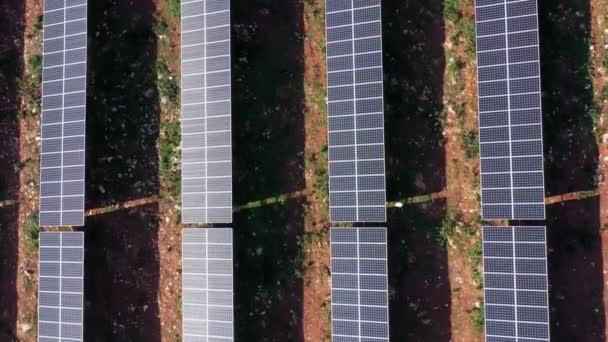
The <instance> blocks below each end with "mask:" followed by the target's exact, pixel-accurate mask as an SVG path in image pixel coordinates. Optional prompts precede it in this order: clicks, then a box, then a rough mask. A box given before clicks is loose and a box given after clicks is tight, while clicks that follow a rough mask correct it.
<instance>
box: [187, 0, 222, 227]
mask: <svg viewBox="0 0 608 342" xmlns="http://www.w3.org/2000/svg"><path fill="white" fill-rule="evenodd" d="M208 2H209V0H192V1H187V2H182V3H181V4H180V18H181V19H182V20H181V21H180V28H181V32H182V34H181V35H180V42H181V43H180V49H181V50H180V63H181V70H182V75H181V80H180V82H181V84H180V97H181V104H180V112H181V116H180V126H181V132H182V135H181V139H182V140H181V146H182V158H181V196H180V199H181V204H182V207H181V215H182V222H184V223H195V224H196V223H232V220H233V217H232V216H233V184H232V168H233V160H232V159H233V157H232V151H233V147H232V120H231V119H232V66H231V61H232V51H231V49H232V47H231V40H232V38H231V16H230V14H231V7H230V6H231V1H230V0H225V3H227V6H228V9H227V10H220V11H208V10H207V4H208ZM194 5H199V6H202V13H200V14H195V15H186V14H185V13H184V6H194ZM225 12H227V13H228V15H227V19H226V20H227V23H226V24H224V25H219V26H211V27H207V18H208V16H211V15H215V14H218V13H220V14H219V15H221V13H225ZM194 18H203V20H202V28H198V27H197V28H196V29H193V30H184V22H185V20H184V19H186V20H188V19H194ZM197 25H198V24H197ZM224 27H226V28H224ZM212 29H221V30H222V32H223V33H226V32H227V37H228V38H227V40H226V41H223V40H221V41H215V40H213V41H212V42H211V43H209V41H208V39H207V32H208V30H212ZM199 32H200V33H199ZM188 33H190V34H195V33H199V34H201V35H202V38H201V37H199V38H201V39H202V43H193V44H188V45H184V36H185V35H186V34H188ZM212 44H226V45H227V50H228V51H227V54H224V55H210V56H209V55H207V53H208V52H209V51H208V48H209V46H210V45H212ZM195 47H202V57H200V58H199V57H197V58H184V54H185V52H186V50H185V49H186V48H195ZM226 57H227V58H228V69H222V70H221V71H209V67H208V64H207V61H208V60H209V59H212V58H216V59H218V58H226ZM200 60H202V61H203V63H202V64H203V65H202V66H201V67H202V72H196V73H189V74H188V73H186V72H184V71H185V70H187V68H186V67H185V66H184V62H196V61H200ZM224 73H227V78H228V82H227V83H222V84H221V85H217V86H208V82H209V75H213V74H217V75H219V76H221V74H224ZM199 75H200V76H199ZM186 77H190V78H193V80H195V81H197V82H198V81H201V82H202V83H201V84H202V87H188V86H186V85H185V83H184V80H185V78H186ZM222 87H223V88H227V89H228V90H227V91H228V99H227V100H218V101H207V96H208V95H209V93H210V89H211V91H213V88H218V89H219V88H222ZM188 92H194V95H196V93H197V92H200V93H201V94H202V95H201V96H203V101H202V102H192V103H185V102H186V101H185V93H188ZM220 102H224V103H226V102H227V111H228V114H225V115H213V116H209V113H208V106H209V105H210V104H212V103H220ZM201 105H202V106H204V109H196V108H195V107H196V106H201ZM187 106H193V107H192V108H193V110H192V111H193V113H196V114H189V116H190V117H185V115H184V112H185V107H187ZM220 117H228V129H224V130H209V125H208V123H209V121H210V119H213V118H220ZM196 120H200V121H202V122H203V124H202V125H203V126H204V127H203V128H202V129H200V128H194V130H195V131H193V132H186V130H187V127H188V125H187V124H186V122H187V123H190V122H193V124H192V125H194V126H196V125H197V124H196V122H195V121H196ZM194 126H190V128H192V127H194ZM211 134H216V135H217V134H220V135H221V134H224V138H226V139H227V140H228V141H229V143H228V144H227V145H221V146H220V145H212V144H209V140H208V139H209V135H211ZM186 135H191V136H197V135H202V136H204V143H201V145H200V146H198V145H197V144H196V143H195V145H196V146H192V147H186V146H185V145H186V144H185V136H186ZM226 135H227V137H226ZM210 146H211V147H210ZM187 149H191V150H195V151H198V153H200V154H202V156H194V160H193V161H190V162H188V161H186V160H185V154H186V153H185V151H186V150H187ZM214 149H215V152H216V153H217V151H220V150H224V152H223V153H221V154H222V156H223V158H221V160H212V161H210V160H209V159H208V158H209V157H208V156H209V154H210V153H209V151H210V150H211V151H213V150H214ZM226 157H227V159H226ZM210 163H215V164H217V165H220V164H224V168H229V169H230V170H229V172H230V174H229V175H224V174H222V175H216V176H209V170H210V168H209V164H210ZM226 164H227V165H226ZM197 165H204V166H200V167H199V166H197ZM186 169H188V170H186ZM203 171H204V175H202V176H201V175H198V173H201V174H202V173H203ZM189 172H194V173H196V175H191V176H188V174H187V173H189ZM210 179H217V180H216V181H215V185H218V186H219V187H227V190H226V189H222V190H210V185H213V184H211V183H210ZM221 179H223V180H224V181H223V183H222V184H221V185H220V183H221V182H222V181H221ZM226 179H228V181H226ZM188 180H189V181H191V182H193V183H196V182H201V184H200V187H201V188H202V189H194V190H196V191H189V190H188V188H192V187H193V185H190V186H189V185H188V184H187V183H188V182H187V181H188ZM195 188H196V187H195ZM199 190H201V191H199ZM210 196H212V197H211V198H210ZM219 197H222V198H219Z"/></svg>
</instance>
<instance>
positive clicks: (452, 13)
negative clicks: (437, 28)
mask: <svg viewBox="0 0 608 342" xmlns="http://www.w3.org/2000/svg"><path fill="white" fill-rule="evenodd" d="M443 6H444V7H443V16H444V17H445V19H447V20H449V21H451V22H453V23H456V22H458V21H459V20H460V19H461V18H462V11H461V10H460V0H445V3H444V5H443Z"/></svg>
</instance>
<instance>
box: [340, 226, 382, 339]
mask: <svg viewBox="0 0 608 342" xmlns="http://www.w3.org/2000/svg"><path fill="white" fill-rule="evenodd" d="M330 241H331V274H332V276H331V278H332V283H331V284H332V285H331V287H332V337H333V341H340V340H341V339H344V338H347V339H355V340H356V341H367V340H373V341H388V276H387V259H386V243H387V236H386V229H385V228H332V229H331V237H330Z"/></svg>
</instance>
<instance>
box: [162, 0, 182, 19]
mask: <svg viewBox="0 0 608 342" xmlns="http://www.w3.org/2000/svg"><path fill="white" fill-rule="evenodd" d="M165 13H166V14H167V15H168V16H169V17H171V18H173V19H175V20H177V21H179V20H180V14H181V0H167V1H166V2H165Z"/></svg>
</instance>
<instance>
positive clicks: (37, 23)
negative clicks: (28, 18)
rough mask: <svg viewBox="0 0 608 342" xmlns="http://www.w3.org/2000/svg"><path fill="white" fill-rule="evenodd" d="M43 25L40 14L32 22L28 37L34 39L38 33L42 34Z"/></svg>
mask: <svg viewBox="0 0 608 342" xmlns="http://www.w3.org/2000/svg"><path fill="white" fill-rule="evenodd" d="M42 25H43V20H42V15H39V16H37V17H36V19H34V21H33V22H32V29H31V31H30V34H29V35H28V37H27V38H28V39H34V38H36V37H38V35H40V34H41V33H42Z"/></svg>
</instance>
